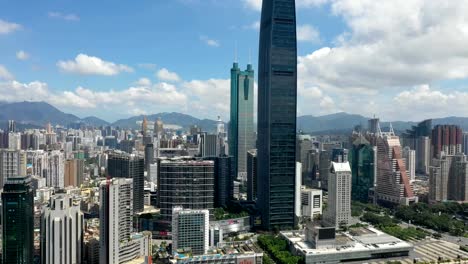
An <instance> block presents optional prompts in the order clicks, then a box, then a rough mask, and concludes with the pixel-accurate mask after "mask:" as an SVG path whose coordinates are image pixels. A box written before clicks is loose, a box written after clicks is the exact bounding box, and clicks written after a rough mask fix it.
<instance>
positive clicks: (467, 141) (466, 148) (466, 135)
mask: <svg viewBox="0 0 468 264" xmlns="http://www.w3.org/2000/svg"><path fill="white" fill-rule="evenodd" d="M462 150H463V153H465V154H468V132H463V146H462Z"/></svg>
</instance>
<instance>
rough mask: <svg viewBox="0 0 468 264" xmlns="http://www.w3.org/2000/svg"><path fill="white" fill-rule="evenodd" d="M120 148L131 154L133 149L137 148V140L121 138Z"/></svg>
mask: <svg viewBox="0 0 468 264" xmlns="http://www.w3.org/2000/svg"><path fill="white" fill-rule="evenodd" d="M119 149H120V150H122V151H125V152H127V153H129V154H132V153H133V150H134V149H135V140H128V139H124V140H121V141H120V144H119Z"/></svg>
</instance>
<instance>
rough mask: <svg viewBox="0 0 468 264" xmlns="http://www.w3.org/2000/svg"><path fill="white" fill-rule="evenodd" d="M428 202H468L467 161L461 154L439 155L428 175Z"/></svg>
mask: <svg viewBox="0 0 468 264" xmlns="http://www.w3.org/2000/svg"><path fill="white" fill-rule="evenodd" d="M429 201H430V202H431V203H434V202H444V201H457V202H461V203H466V202H468V159H467V156H466V155H465V154H463V153H458V154H457V155H445V154H443V155H441V156H440V157H439V158H435V159H434V160H433V165H432V166H431V168H430V174H429Z"/></svg>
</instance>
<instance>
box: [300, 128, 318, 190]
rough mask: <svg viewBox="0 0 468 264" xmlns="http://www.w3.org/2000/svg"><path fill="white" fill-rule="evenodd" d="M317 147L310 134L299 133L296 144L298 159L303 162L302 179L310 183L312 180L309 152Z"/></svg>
mask: <svg viewBox="0 0 468 264" xmlns="http://www.w3.org/2000/svg"><path fill="white" fill-rule="evenodd" d="M313 149H315V145H314V142H313V141H312V138H311V137H310V135H298V136H297V144H296V161H298V162H300V163H301V164H302V181H303V182H308V183H310V182H311V181H312V175H311V171H310V170H309V169H308V166H307V165H308V158H309V153H310V152H311V151H312V150H313Z"/></svg>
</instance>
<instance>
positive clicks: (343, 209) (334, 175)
mask: <svg viewBox="0 0 468 264" xmlns="http://www.w3.org/2000/svg"><path fill="white" fill-rule="evenodd" d="M351 184H352V175H351V167H350V166H349V162H344V163H338V162H332V165H331V169H330V175H329V179H328V207H327V210H326V211H325V214H324V220H325V223H327V224H328V225H330V226H335V227H337V228H338V227H340V226H342V225H348V224H349V221H350V220H351Z"/></svg>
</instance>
